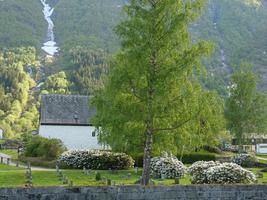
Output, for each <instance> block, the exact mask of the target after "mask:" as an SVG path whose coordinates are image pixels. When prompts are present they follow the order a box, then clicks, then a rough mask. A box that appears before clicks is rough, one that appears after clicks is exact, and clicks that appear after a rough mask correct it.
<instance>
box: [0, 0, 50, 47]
mask: <svg viewBox="0 0 267 200" xmlns="http://www.w3.org/2000/svg"><path fill="white" fill-rule="evenodd" d="M0 27H1V30H0V46H1V47H20V46H34V47H36V48H37V47H38V48H40V46H41V42H42V41H43V38H44V36H45V34H46V30H47V24H46V22H45V20H44V17H43V14H42V5H41V2H40V1H36V0H19V1H17V0H4V1H1V2H0Z"/></svg>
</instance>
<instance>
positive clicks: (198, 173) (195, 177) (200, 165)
mask: <svg viewBox="0 0 267 200" xmlns="http://www.w3.org/2000/svg"><path fill="white" fill-rule="evenodd" d="M219 164H220V163H219V162H214V161H208V162H205V161H197V162H195V163H193V164H192V165H191V166H190V167H189V168H188V172H189V174H190V175H191V177H192V180H191V181H192V183H193V184H204V183H207V182H208V181H207V176H206V173H204V172H205V171H206V170H207V169H209V168H210V167H214V166H217V165H219Z"/></svg>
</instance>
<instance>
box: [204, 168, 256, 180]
mask: <svg viewBox="0 0 267 200" xmlns="http://www.w3.org/2000/svg"><path fill="white" fill-rule="evenodd" d="M206 175H207V180H208V184H238V183H243V184H250V183H254V182H255V181H256V176H255V175H254V174H253V173H252V172H250V171H248V170H246V169H244V168H242V167H241V166H240V165H237V164H235V163H223V164H221V165H218V166H215V167H210V168H209V169H208V170H207V171H206Z"/></svg>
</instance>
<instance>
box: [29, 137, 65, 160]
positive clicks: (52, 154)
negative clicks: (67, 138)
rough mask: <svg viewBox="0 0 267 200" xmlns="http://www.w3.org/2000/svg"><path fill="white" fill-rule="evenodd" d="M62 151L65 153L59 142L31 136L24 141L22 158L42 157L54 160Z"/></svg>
mask: <svg viewBox="0 0 267 200" xmlns="http://www.w3.org/2000/svg"><path fill="white" fill-rule="evenodd" d="M64 151H66V147H65V146H64V145H63V143H62V142H61V140H58V139H48V138H43V137H41V136H33V137H29V138H27V141H25V152H24V156H26V157H42V158H45V159H47V160H54V159H57V158H58V156H59V155H60V154H62V153H63V152H64Z"/></svg>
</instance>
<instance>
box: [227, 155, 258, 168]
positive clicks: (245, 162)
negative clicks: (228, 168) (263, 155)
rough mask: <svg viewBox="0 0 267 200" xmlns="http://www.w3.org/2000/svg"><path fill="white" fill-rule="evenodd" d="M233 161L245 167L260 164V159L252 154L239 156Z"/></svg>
mask: <svg viewBox="0 0 267 200" xmlns="http://www.w3.org/2000/svg"><path fill="white" fill-rule="evenodd" d="M231 161H232V162H233V163H236V164H238V165H241V166H243V167H253V166H255V164H256V163H257V162H258V159H257V158H256V157H255V156H254V155H251V154H237V155H235V156H234V157H233V158H232V160H231Z"/></svg>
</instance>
